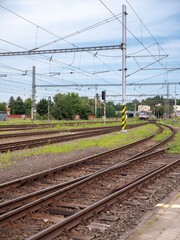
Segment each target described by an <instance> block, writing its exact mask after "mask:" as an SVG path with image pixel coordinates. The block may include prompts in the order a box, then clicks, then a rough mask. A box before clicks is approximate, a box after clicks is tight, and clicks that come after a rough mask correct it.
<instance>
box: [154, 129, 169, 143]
mask: <svg viewBox="0 0 180 240" xmlns="http://www.w3.org/2000/svg"><path fill="white" fill-rule="evenodd" d="M163 129H164V130H163V132H162V133H160V134H157V135H156V136H155V137H153V141H162V140H163V139H165V138H167V137H169V136H170V135H171V134H172V132H171V130H170V129H169V128H167V127H163Z"/></svg>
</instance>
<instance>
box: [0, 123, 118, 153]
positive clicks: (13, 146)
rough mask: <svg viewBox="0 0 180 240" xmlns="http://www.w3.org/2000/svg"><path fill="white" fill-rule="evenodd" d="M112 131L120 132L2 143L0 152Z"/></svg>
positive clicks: (110, 128) (90, 134)
mask: <svg viewBox="0 0 180 240" xmlns="http://www.w3.org/2000/svg"><path fill="white" fill-rule="evenodd" d="M113 131H120V126H117V127H114V128H112V127H109V128H107V129H103V130H94V131H87V132H85V133H76V134H68V135H66V136H64V135H63V136H57V137H47V138H39V139H33V140H23V141H17V142H11V143H4V144H0V152H7V151H8V150H9V151H13V150H19V149H24V148H27V147H28V148H32V147H37V146H42V145H45V144H53V143H59V142H65V141H71V140H74V139H79V138H86V137H93V136H97V135H101V134H106V133H109V132H113Z"/></svg>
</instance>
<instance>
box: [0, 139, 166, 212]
mask: <svg viewBox="0 0 180 240" xmlns="http://www.w3.org/2000/svg"><path fill="white" fill-rule="evenodd" d="M151 137H153V136H150V137H147V138H146V139H141V140H139V141H137V142H134V143H131V144H128V145H125V146H123V147H120V148H117V149H113V151H119V150H123V149H126V148H128V147H130V146H133V145H135V144H137V143H140V142H143V141H145V140H148V139H149V138H151ZM162 142H163V141H162ZM160 144H161V143H160ZM158 146H159V143H158V144H156V145H155V146H153V147H151V148H149V149H148V150H145V151H143V152H141V153H138V154H136V155H134V156H132V157H130V158H128V159H126V160H125V161H129V160H131V159H133V158H137V157H138V156H140V155H143V154H145V153H147V152H150V151H152V150H153V149H155V148H156V147H158ZM167 149H168V148H167ZM165 150H166V149H165ZM165 150H160V151H158V152H155V155H157V154H159V153H162V152H164V151H165ZM109 153H112V151H111V150H110V151H106V152H104V153H102V154H100V155H94V156H93V157H92V158H91V157H90V158H87V159H82V160H78V161H75V162H73V163H70V164H67V165H64V166H62V169H63V167H65V169H69V168H71V167H73V165H74V164H75V166H76V167H77V165H79V164H82V163H85V162H86V161H88V163H89V161H90V160H92V159H93V158H94V157H96V156H103V155H104V154H105V155H106V154H109ZM84 161H85V162H84ZM77 163H78V164H77ZM62 169H61V170H62ZM65 169H64V170H65ZM101 170H103V169H100V170H98V171H101ZM50 171H51V172H50V174H54V171H55V172H56V171H57V168H55V169H51V170H50ZM59 171H60V169H59ZM43 174H45V175H46V176H47V175H48V174H49V173H48V172H47V171H45V172H43V173H40V175H39V174H35V175H30V176H27V177H24V178H21V179H16V180H13V181H11V182H8V183H4V184H1V189H7V188H9V187H11V186H12V185H14V186H19V185H22V184H23V182H24V181H28V180H29V179H31V181H33V178H34V177H36V179H37V178H39V177H40V176H41V177H42V175H43ZM90 175H92V173H91V174H87V175H85V176H82V177H79V178H76V179H74V180H70V181H67V182H64V183H61V184H58V185H54V186H52V187H49V188H46V189H43V190H40V191H36V192H33V193H29V194H26V195H24V196H21V197H18V198H15V199H13V200H8V201H6V202H4V203H1V204H0V212H2V211H3V210H2V209H3V207H7V206H10V205H12V204H14V205H15V204H16V205H15V207H19V206H20V205H21V201H23V202H24V200H27V199H28V200H29V201H30V200H31V199H33V200H34V199H37V198H39V197H40V195H44V194H46V193H47V192H49V193H50V192H53V191H56V190H58V189H60V188H62V187H65V186H67V185H70V184H72V183H74V182H77V181H79V180H81V179H84V178H86V177H88V176H90Z"/></svg>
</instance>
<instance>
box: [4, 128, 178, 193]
mask: <svg viewBox="0 0 180 240" xmlns="http://www.w3.org/2000/svg"><path fill="white" fill-rule="evenodd" d="M160 132H162V128H160V129H159V130H158V131H157V132H156V133H155V134H152V135H150V136H148V137H146V138H143V139H140V140H138V141H135V142H132V143H129V144H126V145H124V146H121V147H118V148H115V149H111V150H108V151H104V152H102V153H98V154H94V155H92V156H90V157H85V158H82V159H79V160H76V161H73V162H71V163H68V164H64V165H61V166H58V167H54V168H51V169H48V170H44V171H41V172H39V173H34V174H31V175H28V176H25V177H22V178H18V179H15V180H12V181H9V182H5V183H1V184H0V191H2V190H4V189H8V188H10V187H12V186H18V185H22V184H25V183H26V182H33V181H35V180H37V179H41V178H43V177H46V176H48V175H50V176H51V175H53V174H56V173H58V172H59V173H60V172H62V171H64V170H66V169H70V168H72V167H77V166H79V165H82V164H85V163H88V162H89V161H90V160H93V159H96V158H99V157H104V156H106V155H109V154H111V153H113V152H117V151H122V150H124V149H128V148H130V147H132V146H134V145H136V144H139V143H141V142H145V141H147V140H149V139H151V138H153V137H154V136H155V135H156V134H158V133H160ZM173 134H174V133H173ZM158 144H159V143H158ZM153 149H155V147H153V148H152V147H151V148H149V149H148V150H147V151H151V150H153ZM145 151H146V150H145ZM147 151H146V152H147ZM140 154H144V151H143V152H142V153H139V154H137V155H136V157H137V156H140Z"/></svg>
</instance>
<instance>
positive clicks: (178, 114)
mask: <svg viewBox="0 0 180 240" xmlns="http://www.w3.org/2000/svg"><path fill="white" fill-rule="evenodd" d="M175 110H176V111H175ZM174 112H176V116H177V117H180V105H176V109H175V106H174Z"/></svg>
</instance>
